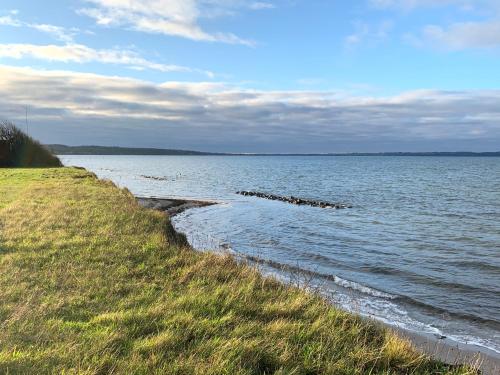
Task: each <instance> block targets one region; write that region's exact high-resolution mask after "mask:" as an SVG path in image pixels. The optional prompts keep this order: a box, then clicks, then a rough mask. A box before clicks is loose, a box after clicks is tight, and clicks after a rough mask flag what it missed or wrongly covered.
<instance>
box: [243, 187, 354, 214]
mask: <svg viewBox="0 0 500 375" xmlns="http://www.w3.org/2000/svg"><path fill="white" fill-rule="evenodd" d="M236 194H239V195H243V196H245V197H257V198H263V199H269V200H272V201H281V202H286V203H291V204H296V205H304V206H312V207H320V208H333V209H336V210H339V209H344V208H352V205H350V204H345V203H332V202H324V201H316V200H311V199H304V198H297V197H294V196H291V197H283V196H279V195H274V194H267V193H260V192H257V191H238V192H236Z"/></svg>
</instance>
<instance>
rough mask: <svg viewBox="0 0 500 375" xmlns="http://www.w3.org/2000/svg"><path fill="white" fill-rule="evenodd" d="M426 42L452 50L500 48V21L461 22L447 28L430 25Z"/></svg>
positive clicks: (424, 37)
mask: <svg viewBox="0 0 500 375" xmlns="http://www.w3.org/2000/svg"><path fill="white" fill-rule="evenodd" d="M422 38H423V39H424V41H427V42H430V43H432V44H434V45H437V46H439V47H444V48H446V49H451V50H462V49H467V48H498V47H500V20H489V21H484V22H459V23H454V24H451V25H449V26H447V27H442V26H436V25H428V26H426V27H425V28H424V29H423V31H422Z"/></svg>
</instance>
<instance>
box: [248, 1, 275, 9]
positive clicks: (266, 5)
mask: <svg viewBox="0 0 500 375" xmlns="http://www.w3.org/2000/svg"><path fill="white" fill-rule="evenodd" d="M248 7H249V8H250V9H253V10H261V9H274V8H275V7H276V6H275V5H274V4H271V3H264V2H261V1H256V2H255V3H251V4H250V5H249V6H248Z"/></svg>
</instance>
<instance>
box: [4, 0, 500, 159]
mask: <svg viewBox="0 0 500 375" xmlns="http://www.w3.org/2000/svg"><path fill="white" fill-rule="evenodd" d="M0 98H1V99H0V119H1V120H9V121H13V122H15V123H16V124H18V126H20V127H22V128H23V129H24V128H25V126H26V124H25V114H26V108H27V111H28V132H29V133H30V135H32V136H34V137H36V138H38V139H39V140H41V141H42V142H44V143H60V144H67V145H114V146H127V147H159V148H176V149H192V150H201V151H217V152H271V153H287V152H289V153H326V152H381V151H499V150H500V0H476V1H472V0H400V1H396V0H357V1H356V0H353V1H344V0H342V1H340V0H259V1H258V0H255V1H254V0H57V1H56V0H44V1H35V0H31V1H27V0H15V1H14V0H0Z"/></svg>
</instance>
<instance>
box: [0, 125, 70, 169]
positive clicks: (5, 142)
mask: <svg viewBox="0 0 500 375" xmlns="http://www.w3.org/2000/svg"><path fill="white" fill-rule="evenodd" d="M60 166H62V163H61V161H60V160H59V158H57V156H54V155H53V154H52V153H51V152H50V151H49V150H48V149H46V148H45V147H44V146H42V145H41V144H40V143H39V142H37V141H35V140H34V139H33V138H31V137H30V136H28V135H27V134H25V133H23V132H22V131H21V130H19V129H18V128H17V127H16V126H15V125H14V124H12V123H10V122H7V121H3V122H1V123H0V167H60Z"/></svg>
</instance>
